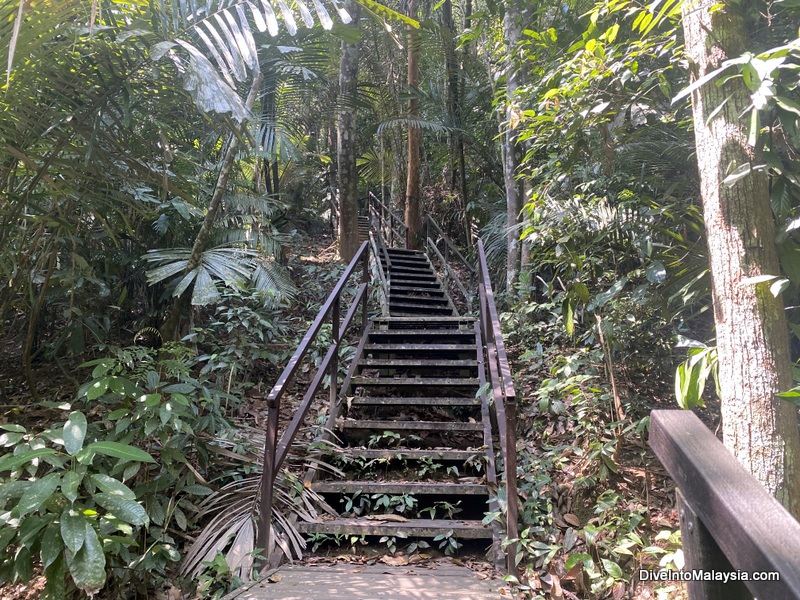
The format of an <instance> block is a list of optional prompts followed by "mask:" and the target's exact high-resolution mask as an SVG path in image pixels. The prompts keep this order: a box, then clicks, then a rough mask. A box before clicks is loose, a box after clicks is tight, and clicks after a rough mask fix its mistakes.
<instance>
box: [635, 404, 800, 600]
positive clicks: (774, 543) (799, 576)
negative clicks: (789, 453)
mask: <svg viewBox="0 0 800 600" xmlns="http://www.w3.org/2000/svg"><path fill="white" fill-rule="evenodd" d="M649 443H650V447H651V448H653V451H654V452H655V454H656V456H657V457H658V459H659V460H660V461H661V464H663V465H664V468H666V470H667V472H669V474H670V477H672V479H673V481H675V484H676V485H677V486H678V490H679V499H680V500H681V503H682V506H681V507H680V517H681V533H682V536H681V537H682V540H683V552H684V556H685V559H686V565H685V570H687V571H693V570H703V571H705V572H711V571H717V572H728V573H730V572H733V571H734V570H738V571H741V572H747V573H748V574H752V573H754V572H763V573H767V572H769V573H778V574H779V575H778V576H779V580H778V581H761V580H759V581H756V580H748V581H744V582H743V583H744V585H742V582H738V581H737V582H733V583H732V582H728V583H723V582H722V581H697V580H694V581H690V582H689V583H688V588H689V598H690V599H691V600H699V599H707V598H715V599H716V598H720V599H725V600H728V599H730V600H739V599H740V598H750V597H751V596H750V594H752V595H753V596H756V597H758V598H763V599H765V600H766V599H767V598H769V600H800V569H798V567H797V564H798V563H797V560H798V557H800V523H798V522H797V521H796V520H795V519H794V517H792V515H791V514H790V513H789V512H788V511H787V510H786V509H785V508H784V507H783V506H781V504H780V503H779V502H778V501H777V500H776V499H775V498H773V497H772V496H771V495H770V493H769V492H768V491H767V490H766V489H765V488H764V487H763V486H762V485H761V484H760V483H759V482H758V481H757V480H756V479H755V478H754V477H753V476H752V475H751V474H750V473H748V472H747V471H746V470H745V469H744V467H742V465H740V464H739V462H738V461H737V460H736V458H734V456H733V455H732V454H731V453H730V452H729V451H728V450H727V449H726V448H725V447H724V446H723V445H722V443H721V442H720V441H719V440H718V439H717V438H716V436H714V434H713V433H712V432H711V431H710V430H709V429H708V428H707V427H706V426H705V425H703V423H702V422H701V421H700V419H698V418H697V416H696V415H695V414H694V413H693V412H691V411H688V410H654V411H653V412H651V413H650V440H649ZM795 467H796V465H795ZM751 579H752V578H751ZM745 586H746V588H747V589H745ZM748 590H749V593H748Z"/></svg>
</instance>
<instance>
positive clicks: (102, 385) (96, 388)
mask: <svg viewBox="0 0 800 600" xmlns="http://www.w3.org/2000/svg"><path fill="white" fill-rule="evenodd" d="M107 389H108V378H107V377H104V378H103V379H99V380H98V381H95V382H94V383H93V384H91V385H90V386H89V387H88V388H87V390H86V399H87V400H95V399H96V398H99V397H100V396H102V395H103V394H105V393H106V390H107Z"/></svg>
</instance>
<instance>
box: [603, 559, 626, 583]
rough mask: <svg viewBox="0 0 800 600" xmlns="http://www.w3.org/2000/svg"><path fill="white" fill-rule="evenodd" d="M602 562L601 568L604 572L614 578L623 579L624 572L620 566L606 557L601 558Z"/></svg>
mask: <svg viewBox="0 0 800 600" xmlns="http://www.w3.org/2000/svg"><path fill="white" fill-rule="evenodd" d="M601 560H602V562H603V568H604V569H605V570H606V572H607V573H608V574H609V575H611V577H613V578H614V579H624V578H625V574H624V573H623V572H622V568H621V567H620V566H619V565H618V564H617V563H615V562H614V561H613V560H608V559H607V558H603V559H601Z"/></svg>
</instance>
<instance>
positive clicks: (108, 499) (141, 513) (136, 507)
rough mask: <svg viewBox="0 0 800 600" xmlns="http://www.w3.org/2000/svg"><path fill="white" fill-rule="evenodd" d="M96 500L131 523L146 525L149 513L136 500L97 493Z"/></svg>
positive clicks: (121, 518)
mask: <svg viewBox="0 0 800 600" xmlns="http://www.w3.org/2000/svg"><path fill="white" fill-rule="evenodd" d="M94 499H95V501H96V502H97V503H98V504H99V505H100V506H102V507H103V508H105V509H106V510H107V511H109V512H110V513H111V514H113V515H114V516H115V517H117V518H118V519H120V520H122V521H125V522H126V523H130V524H131V525H137V526H138V525H146V524H147V523H148V522H149V519H148V518H147V513H146V512H145V510H144V508H142V505H141V504H139V503H138V502H136V500H129V499H128V498H123V497H122V496H115V495H113V494H103V493H101V494H95V495H94Z"/></svg>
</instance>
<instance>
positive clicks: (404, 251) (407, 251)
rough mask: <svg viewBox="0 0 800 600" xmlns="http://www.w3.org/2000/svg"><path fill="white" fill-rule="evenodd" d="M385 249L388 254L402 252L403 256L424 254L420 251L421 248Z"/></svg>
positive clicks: (399, 253)
mask: <svg viewBox="0 0 800 600" xmlns="http://www.w3.org/2000/svg"><path fill="white" fill-rule="evenodd" d="M387 250H388V251H389V255H390V256H391V255H392V254H397V255H401V254H402V255H405V256H408V255H416V256H422V255H424V254H425V253H424V252H422V250H412V249H411V248H387Z"/></svg>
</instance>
